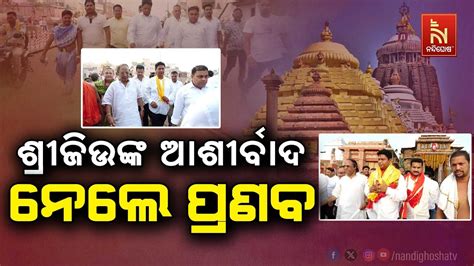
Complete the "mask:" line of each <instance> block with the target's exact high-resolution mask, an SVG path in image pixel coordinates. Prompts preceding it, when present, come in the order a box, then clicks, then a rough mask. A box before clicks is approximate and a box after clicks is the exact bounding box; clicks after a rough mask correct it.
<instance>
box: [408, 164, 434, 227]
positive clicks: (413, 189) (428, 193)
mask: <svg viewBox="0 0 474 266" xmlns="http://www.w3.org/2000/svg"><path fill="white" fill-rule="evenodd" d="M404 178H405V180H406V181H407V198H406V200H405V201H404V202H403V203H402V208H401V211H400V216H401V218H402V219H416V220H423V219H429V218H430V202H432V201H433V198H435V197H436V195H438V194H439V188H438V186H437V185H436V186H433V184H432V182H434V181H433V180H431V179H430V178H429V177H428V176H425V175H424V173H423V160H422V159H419V158H414V159H412V160H411V162H410V172H408V173H407V174H406V175H405V177H404ZM435 183H436V182H435Z"/></svg>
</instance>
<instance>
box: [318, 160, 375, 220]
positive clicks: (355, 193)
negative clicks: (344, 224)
mask: <svg viewBox="0 0 474 266" xmlns="http://www.w3.org/2000/svg"><path fill="white" fill-rule="evenodd" d="M344 168H345V169H346V175H345V176H343V177H342V178H341V180H339V182H337V184H336V187H335V188H334V190H333V191H332V195H330V196H329V198H328V200H327V202H334V201H336V199H337V214H336V219H366V215H365V211H364V209H365V206H366V204H365V194H364V188H365V186H366V184H367V177H366V176H364V175H362V174H360V173H359V168H358V166H357V162H356V161H355V160H353V159H348V160H345V161H344Z"/></svg>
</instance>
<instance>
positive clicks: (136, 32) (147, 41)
mask: <svg viewBox="0 0 474 266" xmlns="http://www.w3.org/2000/svg"><path fill="white" fill-rule="evenodd" d="M151 6H152V4H151V1H143V4H142V13H140V14H138V15H136V16H134V17H133V18H132V19H131V21H130V24H129V25H128V33H127V40H128V42H129V46H130V48H156V47H158V46H159V45H160V38H159V37H160V32H161V30H162V29H161V21H160V18H158V17H157V16H153V15H151Z"/></svg>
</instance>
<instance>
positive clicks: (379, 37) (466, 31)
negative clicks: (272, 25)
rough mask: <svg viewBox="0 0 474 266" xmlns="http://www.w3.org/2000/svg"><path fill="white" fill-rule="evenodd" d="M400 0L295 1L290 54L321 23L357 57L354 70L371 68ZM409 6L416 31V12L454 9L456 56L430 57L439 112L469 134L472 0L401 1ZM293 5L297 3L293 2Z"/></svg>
mask: <svg viewBox="0 0 474 266" xmlns="http://www.w3.org/2000/svg"><path fill="white" fill-rule="evenodd" d="M403 2H404V1H392V0H383V1H382V0H358V1H351V0H339V1H330V0H323V1H321V0H318V1H311V0H300V1H297V2H295V3H294V4H293V5H292V10H291V11H290V15H293V16H295V20H294V23H295V25H294V27H295V28H297V30H294V31H292V32H293V35H292V37H291V38H292V40H293V43H294V49H293V50H294V51H295V52H296V55H297V54H298V53H300V52H302V51H303V50H304V49H305V48H306V47H307V46H309V45H310V44H311V43H314V42H318V41H319V40H320V33H321V30H322V28H323V25H324V22H325V21H326V20H327V21H329V23H330V28H331V31H332V33H333V41H335V42H338V43H341V44H343V45H344V46H346V48H347V49H348V50H349V51H350V52H351V53H352V54H353V55H354V56H355V57H357V58H358V59H359V61H360V65H361V66H360V68H361V69H362V70H365V69H366V66H367V64H368V63H369V62H370V63H371V65H372V68H375V67H376V66H377V58H376V54H375V53H376V51H377V49H379V48H380V47H382V45H383V43H384V42H386V41H387V40H388V39H389V38H390V37H391V36H393V35H395V33H396V28H395V26H396V23H397V22H398V21H399V19H400V13H399V11H398V10H399V8H400V6H401V5H402V3H403ZM405 2H406V3H407V5H408V6H409V8H410V17H411V24H412V25H413V27H414V28H415V31H416V33H417V34H418V35H420V33H421V30H420V25H421V24H420V23H421V22H420V19H421V13H456V14H457V16H458V35H457V40H458V43H457V45H458V47H457V49H458V56H457V57H454V58H453V57H439V58H432V59H431V63H432V65H434V66H435V68H436V70H437V75H438V80H439V85H440V90H441V100H442V105H443V113H444V120H445V122H447V121H448V109H449V107H451V108H452V109H453V110H454V111H455V112H456V113H457V116H456V118H455V126H456V128H457V129H458V132H474V123H472V116H473V114H474V112H473V111H474V110H473V108H472V106H473V104H472V101H473V97H472V96H473V92H472V91H473V89H474V75H473V73H474V52H473V50H472V49H473V43H474V19H472V14H474V1H468V0H465V1H461V0H430V1H425V0H405ZM296 3H299V4H296Z"/></svg>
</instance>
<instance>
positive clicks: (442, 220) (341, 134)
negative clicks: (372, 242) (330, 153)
mask: <svg viewBox="0 0 474 266" xmlns="http://www.w3.org/2000/svg"><path fill="white" fill-rule="evenodd" d="M349 135H353V136H355V135H385V136H387V137H386V138H387V139H388V138H389V137H390V136H391V137H394V136H396V135H398V136H400V137H403V136H404V135H439V136H442V135H444V136H446V135H448V136H450V135H451V136H452V135H468V136H469V144H470V148H471V153H470V154H469V155H470V159H471V160H470V162H469V166H470V169H469V170H470V175H471V176H470V178H471V179H472V154H473V152H472V134H471V133H387V134H383V133H322V134H319V136H318V169H317V171H318V195H319V174H320V173H319V170H320V169H321V159H320V158H321V156H320V154H321V147H322V146H321V136H331V137H333V138H334V139H336V138H338V137H339V136H340V137H344V136H349ZM472 186H473V185H472V180H471V187H470V188H468V189H469V190H470V191H469V193H471V195H472ZM320 204H321V202H320V201H319V198H318V221H321V222H471V221H472V208H473V206H470V210H469V211H470V219H455V220H448V219H427V220H420V219H396V220H374V219H354V220H351V219H321V205H320ZM471 205H472V202H471Z"/></svg>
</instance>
